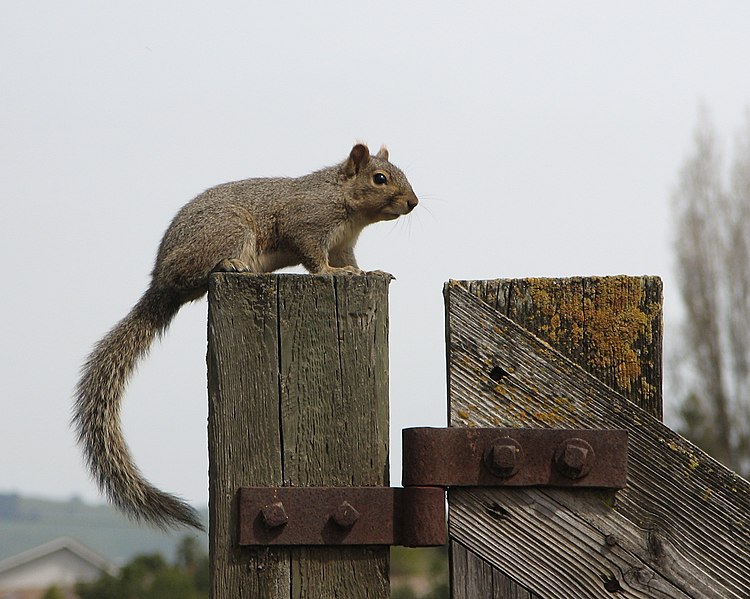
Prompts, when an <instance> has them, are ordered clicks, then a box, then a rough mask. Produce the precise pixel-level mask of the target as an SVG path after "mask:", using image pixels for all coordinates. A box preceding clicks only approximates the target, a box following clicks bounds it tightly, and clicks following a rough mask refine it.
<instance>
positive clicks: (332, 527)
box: [239, 487, 446, 547]
mask: <svg viewBox="0 0 750 599" xmlns="http://www.w3.org/2000/svg"><path fill="white" fill-rule="evenodd" d="M445 522H446V516H445V492H444V490H443V489H441V488H439V487H428V488H423V487H409V488H389V487H337V488H329V487H243V488H241V489H240V491H239V523H240V533H239V544H240V545H264V546H267V545H404V546H406V547H429V546H437V545H444V544H445Z"/></svg>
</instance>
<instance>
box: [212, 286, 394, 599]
mask: <svg viewBox="0 0 750 599" xmlns="http://www.w3.org/2000/svg"><path fill="white" fill-rule="evenodd" d="M388 283H389V278H388V277H386V276H379V275H368V276H357V277H338V276H337V277H324V276H309V275H239V274H215V275H213V276H212V277H211V281H210V287H209V294H208V297H209V324H208V372H209V379H208V389H209V419H208V433H209V436H208V442H209V478H210V490H209V512H210V557H211V588H212V591H211V597H212V598H213V599H225V598H226V599H230V598H231V599H240V598H246V599H291V598H309V599H318V598H320V597H342V598H343V597H346V598H347V599H357V598H360V597H361V598H365V597H366V598H372V599H385V598H386V597H388V596H389V592H390V591H389V582H388V555H389V550H388V547H351V546H350V547H338V546H337V547H295V548H262V549H251V548H247V547H240V546H239V545H238V542H237V541H238V532H239V531H238V529H239V525H238V521H237V516H238V514H237V512H238V508H237V491H238V489H239V488H240V487H242V486H270V487H274V486H282V485H284V486H338V487H342V486H383V485H387V484H388Z"/></svg>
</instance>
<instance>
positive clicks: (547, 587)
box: [446, 277, 750, 599]
mask: <svg viewBox="0 0 750 599" xmlns="http://www.w3.org/2000/svg"><path fill="white" fill-rule="evenodd" d="M660 298H661V283H660V281H659V280H658V279H655V278H652V277H642V278H641V277H603V278H590V279H588V278H576V279H521V280H511V281H507V280H505V281H503V280H501V281H477V282H464V283H460V282H455V281H454V282H451V283H449V284H448V285H447V286H446V305H447V313H448V351H449V355H448V366H449V375H448V378H449V401H450V421H451V424H452V425H453V426H459V427H460V426H469V427H485V426H507V427H514V428H517V427H532V428H556V429H587V428H594V429H622V430H625V431H627V434H628V450H627V451H628V455H627V458H628V477H627V484H626V486H625V487H624V488H622V489H620V490H619V491H617V492H616V493H614V494H613V493H610V492H607V491H605V490H602V489H595V488H592V489H588V490H587V489H577V490H575V492H571V490H569V489H564V488H557V487H556V486H555V485H553V486H550V487H538V488H533V487H526V488H524V487H520V486H517V487H515V488H512V487H505V488H503V487H497V488H494V487H475V488H464V489H459V488H455V489H450V491H449V495H448V503H449V511H450V515H449V529H450V536H451V551H452V560H453V561H452V568H453V576H454V589H455V590H456V593H455V594H454V599H462V598H464V597H465V598H466V599H469V598H470V597H495V598H500V599H505V598H508V599H510V598H513V599H520V598H524V599H537V598H542V599H552V598H560V599H567V598H568V597H606V596H610V594H611V595H612V596H614V595H616V596H617V597H623V598H631V597H632V598H633V599H635V598H637V597H665V598H666V597H670V598H680V599H682V598H684V599H688V598H697V597H712V598H713V597H716V598H717V599H718V598H721V599H728V598H730V597H731V598H732V599H746V598H747V597H750V552H749V551H748V547H750V520H748V517H747V514H748V513H750V483H748V481H746V480H744V479H742V478H741V477H739V476H737V475H736V474H735V473H734V472H732V471H730V470H728V469H727V468H726V467H724V466H723V465H722V464H720V463H718V462H717V461H715V460H714V459H712V458H711V457H710V456H708V455H706V454H705V453H704V452H702V451H701V450H699V449H698V448H696V447H695V446H694V445H692V444H691V443H690V442H688V441H687V440H686V439H684V438H682V437H681V436H680V435H678V434H677V433H675V432H674V431H672V430H670V429H669V428H668V427H666V426H664V424H663V423H662V422H661V420H660V418H659V416H660V414H661V385H660V382H661V365H660V362H661V360H660V353H661V301H660ZM540 338H541V339H540ZM592 375H593V376H592ZM628 400H630V401H628ZM577 455H578V456H579V457H578V458H577V459H578V461H579V463H580V464H581V466H582V465H583V462H581V460H583V461H584V462H585V460H587V459H588V460H589V463H597V462H598V461H599V458H600V457H601V454H598V453H597V454H594V452H593V451H588V450H586V452H584V453H581V452H578V454H577ZM519 460H520V465H519V464H517V465H518V466H519V468H520V469H523V468H524V465H523V460H524V458H523V456H521V457H520V458H519ZM574 461H575V459H574ZM556 463H559V462H556ZM562 475H563V476H567V477H568V478H570V475H569V474H568V475H566V474H564V473H563V474H562ZM511 476H512V475H511ZM584 476H585V475H584ZM574 478H575V476H574ZM462 577H463V578H462ZM455 585H457V586H455ZM467 588H470V589H473V590H471V591H470V592H464V591H465V589H467Z"/></svg>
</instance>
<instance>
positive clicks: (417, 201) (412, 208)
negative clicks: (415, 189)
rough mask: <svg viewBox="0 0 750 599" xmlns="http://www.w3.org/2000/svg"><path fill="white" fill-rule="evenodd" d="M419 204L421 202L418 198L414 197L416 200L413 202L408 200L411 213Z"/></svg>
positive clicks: (407, 203)
mask: <svg viewBox="0 0 750 599" xmlns="http://www.w3.org/2000/svg"><path fill="white" fill-rule="evenodd" d="M417 204H419V200H418V199H417V196H414V198H413V199H411V200H406V205H407V206H408V208H409V212H411V211H412V210H414V206H416V205H417Z"/></svg>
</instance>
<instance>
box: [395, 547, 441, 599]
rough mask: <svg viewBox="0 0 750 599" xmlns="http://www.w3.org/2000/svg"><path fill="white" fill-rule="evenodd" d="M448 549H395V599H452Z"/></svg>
mask: <svg viewBox="0 0 750 599" xmlns="http://www.w3.org/2000/svg"><path fill="white" fill-rule="evenodd" d="M448 597H449V592H448V550H447V548H446V547H424V548H417V549H410V548H407V547H393V548H392V549H391V599H448Z"/></svg>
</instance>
